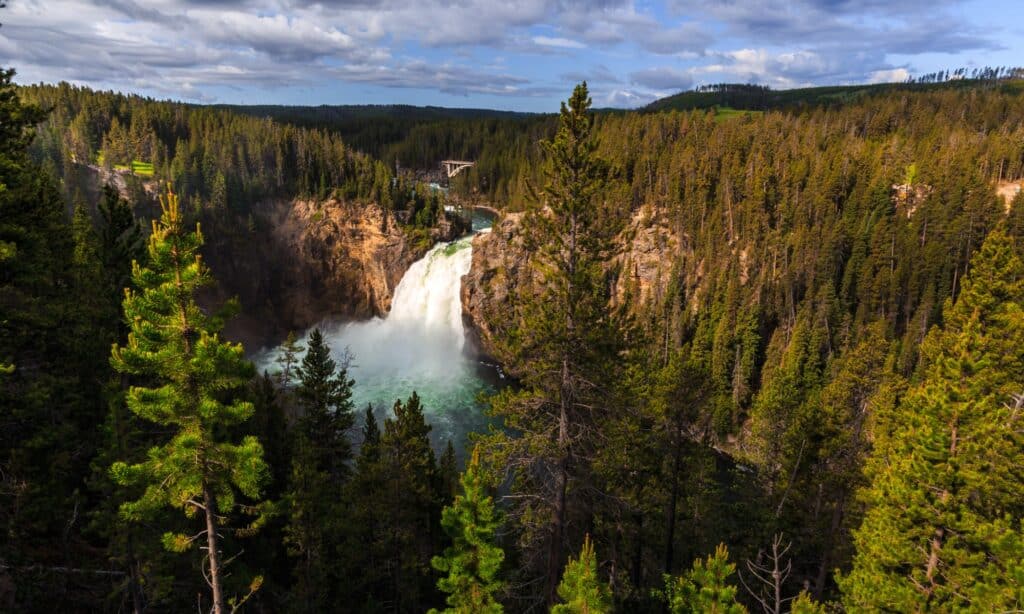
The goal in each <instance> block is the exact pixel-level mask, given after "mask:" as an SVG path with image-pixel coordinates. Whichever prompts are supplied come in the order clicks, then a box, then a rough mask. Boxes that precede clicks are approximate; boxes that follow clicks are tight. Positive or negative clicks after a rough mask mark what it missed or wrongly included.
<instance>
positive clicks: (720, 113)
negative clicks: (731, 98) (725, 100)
mask: <svg viewBox="0 0 1024 614" xmlns="http://www.w3.org/2000/svg"><path fill="white" fill-rule="evenodd" d="M762 114H764V111H747V110H744V109H733V108H732V107H716V108H715V121H716V122H721V121H725V120H727V119H734V118H737V117H743V116H745V115H762Z"/></svg>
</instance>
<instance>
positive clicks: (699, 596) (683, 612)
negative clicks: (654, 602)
mask: <svg viewBox="0 0 1024 614" xmlns="http://www.w3.org/2000/svg"><path fill="white" fill-rule="evenodd" d="M735 571H736V566H735V565H733V564H732V563H730V562H729V551H728V550H727V549H726V547H725V544H719V546H718V548H717V549H715V553H714V554H713V555H709V556H708V558H707V560H706V561H702V560H700V559H697V560H696V561H694V562H693V569H692V570H690V571H689V572H688V573H686V575H683V576H679V577H676V578H673V577H671V576H665V591H664V593H662V594H661V595H660V596H661V598H662V599H664V600H665V601H666V602H667V603H668V609H669V612H671V613H672V614H690V613H691V612H692V613H694V614H697V613H707V614H744V613H745V612H746V611H747V610H746V608H744V607H743V606H742V605H740V604H739V603H737V601H736V593H737V589H736V586H735V585H733V584H731V583H730V582H729V577H730V576H732V575H733V573H735Z"/></svg>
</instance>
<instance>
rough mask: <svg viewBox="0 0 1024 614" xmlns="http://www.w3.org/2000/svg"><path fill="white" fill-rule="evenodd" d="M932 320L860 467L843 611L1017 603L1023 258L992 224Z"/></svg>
mask: <svg viewBox="0 0 1024 614" xmlns="http://www.w3.org/2000/svg"><path fill="white" fill-rule="evenodd" d="M971 265H972V266H971V270H970V273H969V275H968V276H967V277H966V278H965V279H964V282H963V286H962V289H961V292H960V296H959V297H958V298H957V300H956V302H952V301H949V302H947V304H946V307H945V309H944V320H945V322H944V325H943V327H942V328H941V329H940V328H936V329H933V330H932V331H931V332H930V333H929V334H928V337H927V339H926V340H925V344H924V347H923V348H922V355H923V358H922V360H923V367H922V369H921V379H920V382H919V383H918V384H917V385H916V386H914V387H913V388H912V389H911V390H910V391H909V392H908V394H907V395H906V396H905V397H904V398H903V399H902V400H901V401H900V404H899V407H898V414H897V416H896V420H895V421H893V423H892V424H891V427H892V429H893V431H892V432H891V433H890V434H888V436H887V437H886V438H885V439H884V440H883V441H884V445H880V446H877V447H876V448H875V450H874V452H873V454H872V458H871V461H870V463H869V465H868V475H869V476H870V478H871V486H870V487H869V488H868V489H867V490H865V491H864V493H863V498H864V501H865V502H866V503H867V505H868V506H869V507H868V511H867V515H866V516H865V518H864V521H863V523H862V524H861V526H860V528H859V529H858V530H857V531H856V532H855V533H854V542H855V544H856V546H857V554H856V556H855V557H854V565H853V569H852V571H851V572H850V573H849V574H848V575H847V576H845V577H844V578H842V580H841V581H840V586H841V588H842V590H843V599H844V605H846V607H847V609H890V610H899V611H908V612H909V611H925V610H930V611H938V610H961V609H962V610H965V611H966V610H970V611H1005V610H1012V609H1015V608H1020V607H1021V605H1022V602H1021V597H1022V593H1021V584H1020V577H1019V576H1017V575H1015V568H1014V566H1015V565H1016V563H1015V562H1016V561H1019V560H1021V557H1022V556H1024V550H1022V549H1021V548H1022V546H1024V538H1022V533H1021V525H1020V518H1021V517H1022V516H1024V508H1022V503H1021V498H1020V496H1019V488H1020V477H1019V474H1018V473H1017V472H1016V469H1014V467H1016V466H1017V465H1019V463H1020V461H1021V450H1022V449H1024V439H1022V436H1021V431H1020V429H1019V427H1018V426H1017V425H1018V420H1019V419H1018V416H1019V414H1020V406H1021V402H1020V401H1019V400H1018V399H1020V397H1019V396H1018V395H1020V392H1021V390H1020V386H1021V381H1022V379H1024V361H1022V358H1021V352H1020V348H1021V347H1022V345H1024V264H1022V263H1021V260H1020V259H1019V257H1018V256H1017V254H1016V247H1015V245H1014V241H1013V240H1012V239H1011V238H1010V237H1008V236H1007V235H1006V234H1005V233H1004V232H1002V231H1000V230H996V231H994V232H993V233H991V234H990V235H989V237H988V238H987V239H986V240H985V242H984V244H983V245H982V247H981V250H980V251H979V253H978V254H977V255H976V256H975V257H974V259H973V260H972V261H971Z"/></svg>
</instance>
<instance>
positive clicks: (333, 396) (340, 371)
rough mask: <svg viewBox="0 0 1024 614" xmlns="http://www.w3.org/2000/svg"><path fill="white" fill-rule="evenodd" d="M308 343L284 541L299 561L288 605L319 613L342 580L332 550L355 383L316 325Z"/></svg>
mask: <svg viewBox="0 0 1024 614" xmlns="http://www.w3.org/2000/svg"><path fill="white" fill-rule="evenodd" d="M308 347H309V350H308V351H307V352H306V355H305V356H304V357H303V359H302V365H301V367H299V368H298V369H297V371H296V374H297V376H298V379H299V384H298V386H297V387H296V389H295V396H296V399H297V400H298V403H299V407H300V409H301V411H302V414H301V416H300V417H299V419H298V422H297V424H296V426H295V433H294V444H293V451H292V472H291V488H290V489H289V492H288V494H287V500H288V523H287V525H286V526H285V543H286V544H287V545H288V551H289V554H291V555H292V556H293V557H295V558H296V559H297V565H296V567H295V573H294V577H295V580H294V584H293V586H292V601H293V603H292V606H293V608H294V609H295V610H296V611H302V612H317V611H322V610H323V609H325V608H326V607H328V605H329V604H330V603H332V601H333V598H334V594H333V587H335V586H337V585H338V583H339V582H340V581H341V579H340V578H339V577H335V574H336V573H337V566H336V565H335V564H334V554H335V552H336V551H337V549H338V548H339V547H340V545H341V543H342V541H343V534H342V528H341V526H340V523H341V522H342V519H343V518H344V516H345V512H344V506H343V501H342V499H341V495H342V489H343V488H344V486H345V483H346V481H347V480H348V477H349V466H348V463H349V461H350V460H351V457H352V448H351V444H350V443H349V440H348V431H349V429H350V428H351V427H352V425H353V423H354V417H353V415H352V409H353V408H352V385H353V381H352V380H350V379H348V370H347V367H346V366H345V365H341V366H340V367H339V366H338V364H337V363H336V362H335V361H334V360H333V359H332V358H331V356H330V348H329V347H328V346H327V344H326V343H325V342H324V338H323V335H322V334H321V333H320V330H319V329H316V330H314V331H313V332H312V333H310V335H309V341H308Z"/></svg>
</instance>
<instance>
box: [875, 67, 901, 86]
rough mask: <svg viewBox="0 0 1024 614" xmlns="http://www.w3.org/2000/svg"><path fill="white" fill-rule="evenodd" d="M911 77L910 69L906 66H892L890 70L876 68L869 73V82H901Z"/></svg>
mask: <svg viewBox="0 0 1024 614" xmlns="http://www.w3.org/2000/svg"><path fill="white" fill-rule="evenodd" d="M909 78H910V71H908V70H907V69H906V68H892V69H889V70H875V71H872V72H871V74H870V75H868V83H900V82H902V81H906V80H907V79H909Z"/></svg>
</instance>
